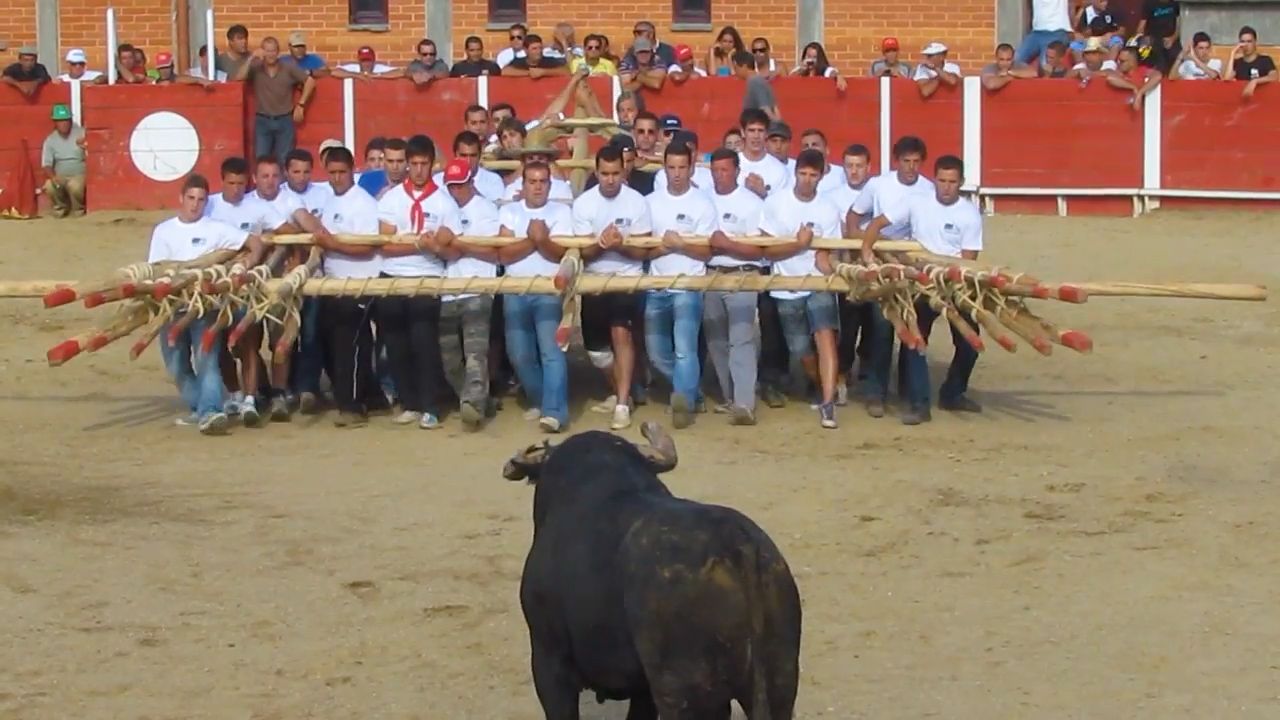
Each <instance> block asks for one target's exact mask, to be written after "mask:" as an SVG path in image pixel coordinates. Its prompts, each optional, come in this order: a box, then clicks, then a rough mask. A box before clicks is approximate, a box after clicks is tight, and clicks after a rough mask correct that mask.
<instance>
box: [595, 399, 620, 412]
mask: <svg viewBox="0 0 1280 720" xmlns="http://www.w3.org/2000/svg"><path fill="white" fill-rule="evenodd" d="M617 406H618V396H617V395H610V396H609V397H607V398H605V399H604V402H601V403H596V404H595V405H592V406H591V412H593V413H600V414H601V415H608V414H609V413H613V412H616V410H614V408H615V407H617Z"/></svg>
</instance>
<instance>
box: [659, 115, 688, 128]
mask: <svg viewBox="0 0 1280 720" xmlns="http://www.w3.org/2000/svg"><path fill="white" fill-rule="evenodd" d="M658 127H659V128H661V130H662V132H670V131H672V130H679V129H680V128H682V127H684V125H683V124H682V123H681V122H680V118H679V117H678V116H676V115H671V114H667V115H663V116H662V117H660V118H658Z"/></svg>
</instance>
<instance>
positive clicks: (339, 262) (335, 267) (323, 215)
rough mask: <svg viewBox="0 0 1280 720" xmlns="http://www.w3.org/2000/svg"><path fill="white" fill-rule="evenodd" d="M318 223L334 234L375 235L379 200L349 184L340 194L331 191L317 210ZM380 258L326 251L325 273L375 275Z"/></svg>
mask: <svg viewBox="0 0 1280 720" xmlns="http://www.w3.org/2000/svg"><path fill="white" fill-rule="evenodd" d="M281 194H283V193H281ZM320 224H321V225H324V227H325V229H326V230H328V231H329V232H331V233H334V234H335V235H336V234H339V233H347V234H349V235H377V234H378V201H377V200H374V199H373V198H372V197H371V196H370V195H369V193H367V192H365V191H363V190H361V189H360V188H359V187H358V186H356V185H352V186H351V187H350V188H348V189H347V191H346V192H345V193H343V194H341V195H338V194H336V193H334V194H330V196H329V199H328V200H327V201H326V202H325V204H324V207H323V208H322V209H321V210H320ZM382 262H383V260H382V256H381V255H379V254H377V253H374V254H373V255H370V256H368V257H352V256H350V255H343V254H342V253H335V252H329V251H325V253H324V274H325V275H327V276H329V277H339V278H376V277H378V273H379V272H381V271H382Z"/></svg>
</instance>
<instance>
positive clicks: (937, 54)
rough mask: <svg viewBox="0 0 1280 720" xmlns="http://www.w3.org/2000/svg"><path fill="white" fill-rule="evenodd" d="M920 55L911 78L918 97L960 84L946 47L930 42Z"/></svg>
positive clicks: (956, 67) (957, 71)
mask: <svg viewBox="0 0 1280 720" xmlns="http://www.w3.org/2000/svg"><path fill="white" fill-rule="evenodd" d="M1064 2H1065V0H1064ZM922 54H923V55H924V62H922V63H920V64H919V65H917V66H916V71H915V73H913V74H912V76H911V79H912V80H915V81H916V87H918V88H919V89H920V97H925V98H927V97H929V96H930V95H932V94H934V93H936V92H938V88H939V87H941V86H943V85H946V86H947V87H956V86H957V85H959V84H960V66H959V65H957V64H955V63H953V62H947V46H946V45H943V44H942V43H940V42H931V43H929V44H928V45H926V46H925V48H924V52H923V53H922Z"/></svg>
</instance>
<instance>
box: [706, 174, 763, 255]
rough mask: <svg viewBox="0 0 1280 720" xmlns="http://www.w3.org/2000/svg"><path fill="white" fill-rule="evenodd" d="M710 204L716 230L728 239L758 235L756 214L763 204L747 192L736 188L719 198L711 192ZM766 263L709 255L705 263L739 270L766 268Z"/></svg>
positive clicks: (758, 216) (741, 188)
mask: <svg viewBox="0 0 1280 720" xmlns="http://www.w3.org/2000/svg"><path fill="white" fill-rule="evenodd" d="M711 202H712V204H714V205H715V206H716V229H717V230H720V231H721V232H723V233H724V234H725V235H728V236H729V237H730V238H732V239H735V240H736V239H737V238H741V237H756V236H759V235H760V213H761V212H763V211H764V201H763V200H761V199H760V196H758V195H756V194H755V193H753V192H751V191H750V190H748V189H746V188H744V187H742V186H741V185H737V186H735V187H734V188H733V192H731V193H729V194H728V195H721V194H720V193H718V192H716V191H715V190H714V189H713V190H712V191H711ZM768 263H769V261H768V260H739V259H738V258H735V257H732V256H730V255H718V254H717V255H712V256H711V259H710V260H708V261H707V265H710V266H711V267H739V266H742V265H762V266H763V265H767V264H768Z"/></svg>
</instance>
